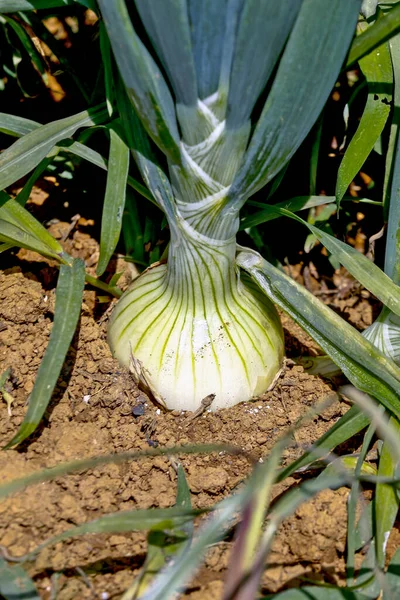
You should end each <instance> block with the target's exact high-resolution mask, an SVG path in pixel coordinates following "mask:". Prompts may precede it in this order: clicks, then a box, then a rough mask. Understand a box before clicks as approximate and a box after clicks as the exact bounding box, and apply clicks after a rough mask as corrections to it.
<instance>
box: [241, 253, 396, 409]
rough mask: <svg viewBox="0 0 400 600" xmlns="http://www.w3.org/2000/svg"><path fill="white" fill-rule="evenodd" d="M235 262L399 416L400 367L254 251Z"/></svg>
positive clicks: (357, 383)
mask: <svg viewBox="0 0 400 600" xmlns="http://www.w3.org/2000/svg"><path fill="white" fill-rule="evenodd" d="M236 262H237V264H238V266H239V267H241V268H242V269H244V270H245V271H247V272H248V273H249V275H251V277H252V278H253V279H254V280H255V282H256V283H257V284H258V285H259V286H260V288H261V289H262V290H263V291H264V292H265V294H266V295H267V296H268V297H269V298H270V299H271V300H272V301H273V302H275V303H276V304H278V306H280V307H281V308H282V309H283V310H285V311H286V312H287V313H288V314H289V315H290V316H291V317H292V318H293V319H294V320H295V321H296V322H297V323H299V325H300V326H301V327H302V328H303V329H304V330H305V331H306V332H307V333H308V334H309V335H311V337H312V338H313V339H314V340H315V341H316V342H317V343H318V344H319V345H320V346H321V348H322V349H323V350H324V351H325V352H326V353H327V354H328V355H329V356H330V357H331V359H332V360H333V361H334V362H335V363H336V364H337V365H338V366H340V368H341V369H342V371H343V373H344V374H345V375H346V377H348V379H349V380H350V381H351V382H352V383H353V384H354V385H355V386H356V387H357V388H358V389H360V390H363V391H365V392H367V393H368V394H371V395H372V396H374V397H375V398H376V399H377V400H379V402H380V403H381V404H383V405H384V406H385V407H386V408H387V409H388V410H389V411H391V412H393V413H394V414H395V415H396V416H400V399H399V397H400V369H399V368H398V367H397V366H396V365H395V364H394V363H393V362H392V361H391V360H388V359H387V358H386V357H385V356H384V355H383V354H382V353H381V352H380V351H379V350H377V348H375V347H374V346H373V345H372V344H371V343H370V342H368V341H367V340H365V339H364V338H363V337H362V335H361V334H360V333H359V332H358V331H357V330H356V329H354V327H352V326H351V325H349V324H348V323H346V322H345V321H344V320H343V319H341V318H340V317H339V316H338V315H337V314H336V313H335V312H334V311H333V310H331V309H330V308H329V307H328V306H326V305H325V304H323V303H322V302H321V301H320V300H318V299H317V298H315V297H314V296H313V295H312V294H311V293H310V292H309V291H308V290H306V289H305V288H303V287H302V286H301V285H300V284H298V283H296V282H295V281H294V280H293V279H291V278H290V277H288V276H287V275H286V274H285V273H283V272H282V271H280V270H279V269H277V268H275V267H273V266H272V265H271V264H270V263H268V262H267V261H265V260H263V259H262V258H261V256H260V255H259V254H257V253H255V252H250V251H248V252H241V253H240V254H239V255H238V257H237V259H236Z"/></svg>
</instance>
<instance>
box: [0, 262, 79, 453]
mask: <svg viewBox="0 0 400 600" xmlns="http://www.w3.org/2000/svg"><path fill="white" fill-rule="evenodd" d="M84 283H85V265H84V263H83V261H81V260H80V259H75V260H74V262H73V264H72V266H71V267H70V266H67V265H61V267H60V274H59V277H58V282H57V289H56V304H55V311H54V324H53V328H52V330H51V334H50V339H49V343H48V346H47V348H46V352H45V354H44V357H43V359H42V362H41V363H40V367H39V370H38V373H37V376H36V380H35V385H34V387H33V390H32V393H31V394H30V396H29V405H28V411H27V413H26V415H25V417H24V420H23V422H22V425H21V426H20V428H19V430H18V432H17V434H16V435H15V436H14V437H13V438H12V440H11V441H10V442H9V443H8V444H7V446H6V448H10V447H11V446H15V445H16V444H19V443H20V442H22V441H23V440H25V439H26V438H27V437H28V436H29V435H31V433H33V432H34V431H35V429H36V427H37V426H38V425H39V423H40V421H41V419H42V417H43V415H44V412H45V410H46V408H47V406H48V404H49V402H50V399H51V396H52V394H53V391H54V388H55V385H56V383H57V380H58V377H59V375H60V372H61V368H62V366H63V364H64V360H65V356H66V354H67V352H68V348H69V345H70V343H71V340H72V337H73V335H74V333H75V329H76V326H77V323H78V319H79V315H80V311H81V304H82V294H83V287H84Z"/></svg>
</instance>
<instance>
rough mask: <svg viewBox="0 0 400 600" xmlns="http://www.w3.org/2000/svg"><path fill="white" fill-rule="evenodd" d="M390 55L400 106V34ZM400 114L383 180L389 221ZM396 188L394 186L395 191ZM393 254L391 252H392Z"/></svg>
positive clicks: (392, 132) (396, 100)
mask: <svg viewBox="0 0 400 600" xmlns="http://www.w3.org/2000/svg"><path fill="white" fill-rule="evenodd" d="M389 49H390V56H391V59H392V68H393V79H394V90H393V105H394V106H395V107H396V106H400V35H396V36H394V37H393V38H391V39H390V40H389ZM399 123H400V115H399V112H398V110H397V109H396V110H393V113H392V123H391V126H390V136H389V142H388V147H387V150H386V158H385V178H384V182H383V202H384V206H383V209H384V220H385V221H388V213H389V210H390V196H391V194H392V184H393V174H394V169H395V167H396V163H397V161H396V159H395V156H396V155H397V153H398V132H399ZM395 190H396V188H393V193H394V192H395ZM386 253H388V243H387V242H386ZM390 254H391V252H390ZM385 273H386V274H387V275H389V276H390V275H391V273H390V271H388V270H387V269H386V268H385Z"/></svg>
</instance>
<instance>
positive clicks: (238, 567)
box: [223, 444, 281, 600]
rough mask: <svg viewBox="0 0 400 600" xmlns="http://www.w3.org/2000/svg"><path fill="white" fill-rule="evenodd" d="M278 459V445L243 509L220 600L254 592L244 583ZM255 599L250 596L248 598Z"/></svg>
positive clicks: (264, 514)
mask: <svg viewBox="0 0 400 600" xmlns="http://www.w3.org/2000/svg"><path fill="white" fill-rule="evenodd" d="M280 458H281V457H280V452H279V444H277V446H276V448H275V449H274V450H273V451H272V452H271V454H270V455H269V456H268V462H269V469H268V471H267V473H266V474H265V476H264V481H263V483H262V485H261V486H260V487H259V489H256V490H254V494H253V495H252V498H251V499H250V500H249V502H248V503H247V505H245V506H244V509H243V513H242V520H241V522H240V524H239V526H238V527H237V530H236V535H235V542H234V546H233V549H232V553H231V556H230V561H229V568H228V573H227V576H226V580H225V587H224V595H223V600H242V599H243V600H244V598H246V594H249V593H250V594H251V593H253V591H254V590H253V589H252V590H249V589H248V587H247V583H248V582H247V581H246V579H247V576H248V574H249V573H251V569H252V565H253V562H254V555H255V554H256V550H257V546H258V545H259V541H260V531H262V527H263V523H264V520H265V516H266V514H267V511H268V508H269V505H270V501H271V491H272V486H273V484H274V482H275V480H276V475H277V473H276V471H277V468H278V466H279V461H280ZM252 587H253V586H252ZM254 597H255V595H254V594H253V595H252V596H251V598H252V599H253V598H254Z"/></svg>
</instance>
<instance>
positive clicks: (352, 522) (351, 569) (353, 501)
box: [346, 422, 376, 586]
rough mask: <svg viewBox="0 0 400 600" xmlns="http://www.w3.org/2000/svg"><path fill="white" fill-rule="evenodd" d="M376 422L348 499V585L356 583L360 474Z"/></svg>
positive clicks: (364, 446)
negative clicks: (356, 533) (355, 533)
mask: <svg viewBox="0 0 400 600" xmlns="http://www.w3.org/2000/svg"><path fill="white" fill-rule="evenodd" d="M375 430H376V427H375V424H374V423H373V422H372V423H371V425H370V426H369V427H368V429H367V431H366V433H365V435H364V439H363V443H362V447H361V451H360V454H359V456H358V459H357V464H356V468H355V476H356V477H355V479H354V481H353V484H352V486H351V490H350V494H349V497H348V501H347V559H346V571H347V585H348V586H352V585H354V576H355V555H356V536H355V535H354V532H355V530H356V512H357V503H358V500H359V498H360V494H361V486H360V482H359V479H358V478H359V476H360V474H361V469H362V466H363V462H364V460H365V457H366V455H367V452H368V450H369V447H370V444H371V442H372V438H373V436H374V435H375Z"/></svg>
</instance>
